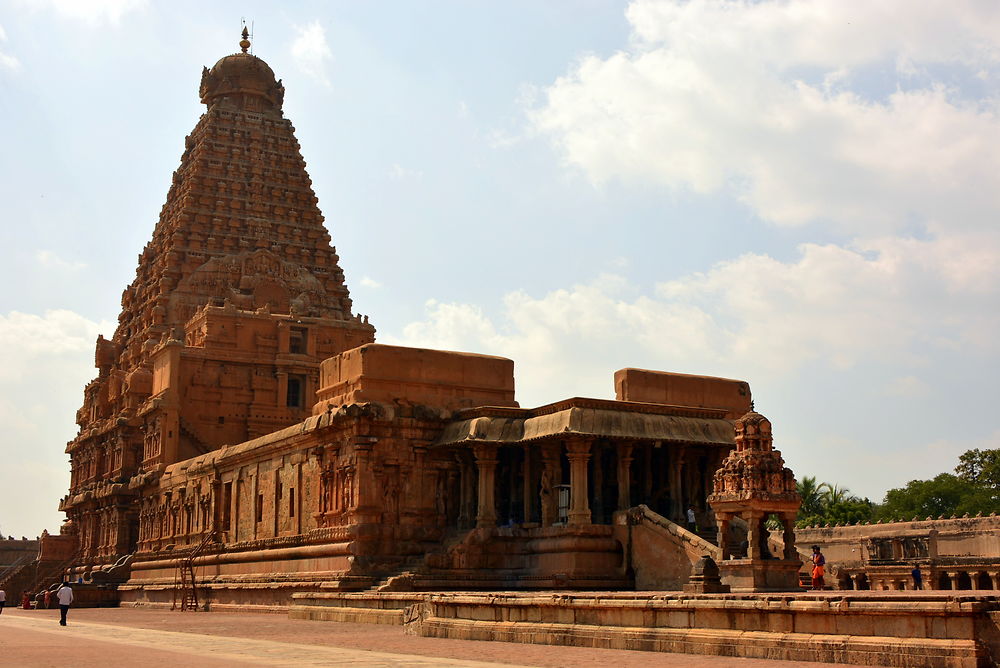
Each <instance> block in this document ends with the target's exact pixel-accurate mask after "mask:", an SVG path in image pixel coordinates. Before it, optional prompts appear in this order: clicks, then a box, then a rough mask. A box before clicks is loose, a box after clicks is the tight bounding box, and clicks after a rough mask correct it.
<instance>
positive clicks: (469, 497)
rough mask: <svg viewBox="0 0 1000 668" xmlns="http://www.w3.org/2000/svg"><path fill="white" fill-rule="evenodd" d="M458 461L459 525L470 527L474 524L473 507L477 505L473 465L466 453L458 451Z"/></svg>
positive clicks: (461, 527) (464, 527)
mask: <svg viewBox="0 0 1000 668" xmlns="http://www.w3.org/2000/svg"><path fill="white" fill-rule="evenodd" d="M455 459H456V461H457V462H458V468H459V478H458V485H459V490H460V491H459V498H460V501H459V506H458V527H459V528H460V529H468V528H469V527H471V526H472V516H473V508H475V505H476V490H474V489H473V485H472V465H471V464H470V463H469V460H468V456H467V455H466V454H465V453H464V452H461V453H458V454H457V455H456V456H455Z"/></svg>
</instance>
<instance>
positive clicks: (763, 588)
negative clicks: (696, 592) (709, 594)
mask: <svg viewBox="0 0 1000 668" xmlns="http://www.w3.org/2000/svg"><path fill="white" fill-rule="evenodd" d="M801 568H802V562H801V561H799V560H798V559H792V560H786V559H727V560H725V561H723V562H721V563H720V564H719V574H720V576H721V577H722V578H723V579H724V580H725V581H726V582H727V583H728V584H729V587H730V589H731V591H733V592H771V591H774V592H778V591H798V590H799V589H801V587H800V586H799V570H800V569H801ZM685 591H687V589H685Z"/></svg>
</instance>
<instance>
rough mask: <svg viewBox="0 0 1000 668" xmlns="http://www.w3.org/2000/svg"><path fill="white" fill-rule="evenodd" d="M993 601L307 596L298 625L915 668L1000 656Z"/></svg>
mask: <svg viewBox="0 0 1000 668" xmlns="http://www.w3.org/2000/svg"><path fill="white" fill-rule="evenodd" d="M998 611H1000V602H998V601H997V599H996V597H993V596H981V595H966V596H961V597H960V596H954V595H945V594H930V593H928V594H914V595H902V593H901V592H900V593H898V594H883V593H859V594H856V595H840V594H825V593H818V594H786V595H775V594H768V595H754V594H714V595H713V594H702V595H687V594H679V593H670V594H653V593H648V592H634V593H625V592H620V593H614V592H601V593H579V594H574V593H567V592H560V593H545V594H514V593H496V592H483V593H474V592H453V593H438V594H423V595H417V594H405V595H401V594H378V593H372V592H365V593H357V594H349V593H343V594H336V593H321V594H312V593H303V594H296V595H295V597H294V605H293V608H292V610H291V611H290V616H291V617H293V618H295V619H334V620H344V621H347V620H350V621H367V622H370V623H386V622H387V621H395V620H398V621H396V623H403V624H404V625H405V627H406V631H407V633H411V634H413V635H420V636H428V637H436V638H456V639H465V640H499V641H504V642H526V643H537V644H549V645H568V646H578V647H597V648H605V649H631V650H643V651H653V652H683V653H687V654H703V655H711V656H729V657H743V658H761V659H777V660H781V659H783V660H793V661H820V662H826V663H838V664H845V663H846V664H859V665H866V666H906V667H907V668H980V666H988V665H992V664H991V661H993V659H994V658H995V657H996V656H997V653H998V652H1000V632H998V628H997V621H996V620H995V617H996V615H997V613H998Z"/></svg>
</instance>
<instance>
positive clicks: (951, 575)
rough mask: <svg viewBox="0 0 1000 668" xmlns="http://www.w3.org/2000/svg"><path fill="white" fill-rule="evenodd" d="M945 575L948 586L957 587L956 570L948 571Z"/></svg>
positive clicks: (950, 587)
mask: <svg viewBox="0 0 1000 668" xmlns="http://www.w3.org/2000/svg"><path fill="white" fill-rule="evenodd" d="M946 575H947V576H948V588H949V589H958V571H948V572H947V573H946Z"/></svg>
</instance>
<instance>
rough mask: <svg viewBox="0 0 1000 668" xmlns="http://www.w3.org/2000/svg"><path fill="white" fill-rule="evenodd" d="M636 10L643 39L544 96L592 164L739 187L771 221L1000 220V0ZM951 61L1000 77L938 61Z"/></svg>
mask: <svg viewBox="0 0 1000 668" xmlns="http://www.w3.org/2000/svg"><path fill="white" fill-rule="evenodd" d="M628 19H629V21H630V23H631V25H632V30H633V42H632V45H631V47H630V48H629V50H628V51H624V52H619V53H616V54H614V55H612V56H610V57H607V58H601V57H596V56H589V57H585V58H583V59H582V60H581V61H580V62H579V63H578V65H576V66H575V67H574V68H573V69H572V70H571V71H570V72H569V73H568V74H567V75H566V76H564V77H562V78H560V79H558V80H557V81H556V82H555V83H553V84H552V85H551V86H550V87H549V88H548V89H547V90H546V91H545V93H546V96H545V99H544V101H543V102H542V103H541V104H540V105H539V106H536V107H535V108H534V109H533V111H532V112H531V118H532V120H533V123H534V126H535V127H536V129H538V130H539V131H541V132H543V133H545V134H547V135H548V136H550V137H551V138H552V140H553V141H554V142H555V143H556V145H557V146H558V147H559V149H560V150H561V152H562V154H563V156H564V158H565V161H566V163H567V164H568V165H571V166H573V167H574V168H577V169H579V170H581V171H582V172H583V173H584V174H586V175H587V176H588V177H589V178H590V179H592V180H593V181H595V182H597V183H600V182H603V181H607V180H609V179H621V180H626V181H645V182H650V181H651V182H654V183H659V184H664V185H666V186H669V187H671V188H682V189H690V190H692V191H695V192H698V193H715V192H719V191H725V192H730V193H732V194H734V195H735V196H737V197H739V198H740V199H741V200H742V201H743V202H745V203H746V205H747V206H749V207H750V208H751V209H752V210H753V211H754V212H755V213H756V214H758V215H759V216H761V217H762V218H764V219H766V220H769V221H771V222H774V223H777V224H781V225H800V224H803V223H806V222H812V221H824V222H829V223H833V224H835V225H836V226H838V227H839V228H841V229H844V230H848V231H850V232H853V233H855V234H859V235H872V234H881V233H887V232H892V231H896V230H899V229H901V228H904V227H906V226H907V225H910V224H912V222H913V221H914V220H916V221H917V222H918V223H920V224H924V223H926V224H929V225H930V226H931V227H934V226H935V225H938V226H940V225H945V224H947V226H948V227H950V228H953V229H964V230H971V229H976V228H979V227H983V226H986V225H992V221H993V220H994V215H995V212H996V211H997V210H998V208H1000V104H998V102H1000V96H998V95H997V93H996V91H995V86H996V81H997V80H998V77H1000V42H998V41H997V40H996V37H995V36H996V35H997V34H1000V32H998V31H1000V9H998V7H994V6H992V5H984V4H982V3H971V2H970V3H962V2H947V3H945V2H926V3H920V5H919V7H915V6H914V5H913V3H911V2H906V1H904V0H895V1H890V0H887V1H886V2H878V3H850V4H845V3H840V4H837V3H829V2H825V0H804V1H803V2H796V3H788V2H779V1H777V0H765V1H763V2H721V1H718V0H692V1H690V2H680V1H676V2H654V1H652V0H638V1H637V2H634V3H633V4H632V5H631V6H630V7H629V10H628ZM945 66H947V67H950V68H954V69H955V70H957V72H958V75H956V76H958V77H959V79H961V77H963V76H964V77H965V78H966V79H969V80H971V79H974V78H975V77H977V76H981V75H982V73H984V72H985V73H987V75H986V76H987V78H988V80H989V81H991V82H992V83H991V84H988V85H987V89H988V90H990V91H992V92H990V93H988V94H987V96H986V97H985V98H983V99H979V100H972V99H969V98H968V97H966V96H965V95H963V93H962V92H961V90H960V89H959V88H957V87H956V86H954V85H953V84H952V83H950V82H951V81H952V79H949V80H948V81H949V83H945V82H944V80H942V81H937V80H935V79H934V78H933V77H931V76H930V75H929V74H927V72H929V71H932V69H933V68H934V67H945ZM886 72H888V74H887V75H886ZM877 75H885V76H884V78H887V79H888V80H889V82H890V83H889V84H884V83H883V84H873V83H871V81H873V80H876V79H878V76H877Z"/></svg>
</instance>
